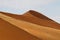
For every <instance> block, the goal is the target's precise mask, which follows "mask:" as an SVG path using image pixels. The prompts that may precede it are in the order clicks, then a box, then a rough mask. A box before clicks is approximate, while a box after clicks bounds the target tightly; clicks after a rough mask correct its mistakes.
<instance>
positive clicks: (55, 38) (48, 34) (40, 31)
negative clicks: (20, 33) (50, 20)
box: [0, 13, 60, 40]
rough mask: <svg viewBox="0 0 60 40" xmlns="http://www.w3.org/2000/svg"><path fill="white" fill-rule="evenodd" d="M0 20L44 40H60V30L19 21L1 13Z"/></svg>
mask: <svg viewBox="0 0 60 40" xmlns="http://www.w3.org/2000/svg"><path fill="white" fill-rule="evenodd" d="M0 18H1V19H3V20H5V21H7V22H9V23H10V24H12V25H15V26H16V27H18V28H20V29H23V30H25V31H26V32H28V33H30V34H32V35H34V36H36V37H38V38H42V40H60V30H59V29H54V28H51V27H45V26H41V25H37V24H33V23H29V22H26V21H22V20H18V19H15V18H12V17H9V16H7V15H4V14H2V13H0Z"/></svg>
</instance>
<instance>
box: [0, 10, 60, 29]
mask: <svg viewBox="0 0 60 40" xmlns="http://www.w3.org/2000/svg"><path fill="white" fill-rule="evenodd" d="M0 13H2V14H5V15H7V16H10V17H13V18H15V19H18V20H24V21H27V22H30V23H34V24H38V25H41V26H46V27H51V28H55V29H60V24H59V23H57V22H55V21H54V20H52V19H50V18H48V17H46V16H44V15H43V14H41V13H39V12H36V11H33V10H30V11H28V12H26V13H25V14H23V15H15V14H10V13H9V14H8V13H5V12H0Z"/></svg>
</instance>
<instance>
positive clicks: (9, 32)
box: [0, 13, 40, 40]
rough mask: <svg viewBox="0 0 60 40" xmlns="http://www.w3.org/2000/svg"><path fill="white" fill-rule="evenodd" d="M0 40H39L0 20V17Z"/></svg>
mask: <svg viewBox="0 0 60 40" xmlns="http://www.w3.org/2000/svg"><path fill="white" fill-rule="evenodd" d="M0 14H1V13H0ZM0 40H40V39H39V38H37V37H35V36H33V35H31V34H29V33H28V32H26V31H24V30H22V29H20V28H18V27H16V26H14V25H12V24H10V23H9V22H7V21H5V20H3V19H1V16H0Z"/></svg>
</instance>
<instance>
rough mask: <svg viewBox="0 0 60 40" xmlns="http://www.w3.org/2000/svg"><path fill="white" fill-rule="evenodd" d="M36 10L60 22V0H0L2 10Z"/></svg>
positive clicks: (12, 11) (19, 12) (16, 12)
mask: <svg viewBox="0 0 60 40" xmlns="http://www.w3.org/2000/svg"><path fill="white" fill-rule="evenodd" d="M28 10H35V11H38V12H41V13H42V14H44V15H46V16H48V17H49V18H51V19H53V20H55V21H56V22H59V23H60V0H0V11H4V12H5V11H6V12H10V13H15V14H23V13H24V12H26V11H28Z"/></svg>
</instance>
